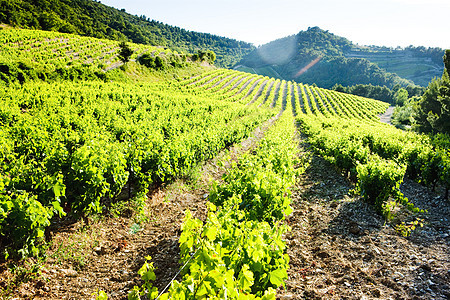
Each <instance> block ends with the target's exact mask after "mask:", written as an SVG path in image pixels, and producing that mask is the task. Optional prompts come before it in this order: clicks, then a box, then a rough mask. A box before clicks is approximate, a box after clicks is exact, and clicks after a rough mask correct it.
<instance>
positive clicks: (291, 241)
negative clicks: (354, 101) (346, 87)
mask: <svg viewBox="0 0 450 300" xmlns="http://www.w3.org/2000/svg"><path fill="white" fill-rule="evenodd" d="M263 131H264V129H260V130H258V131H256V132H255V135H254V136H253V137H252V138H250V139H249V140H247V141H245V142H244V143H243V144H242V145H241V146H240V147H236V148H233V149H230V151H229V152H227V153H222V154H221V155H219V157H218V158H217V159H215V160H212V161H210V162H208V163H206V164H205V165H204V166H203V168H202V169H201V170H200V171H199V180H198V181H197V182H196V183H192V182H189V181H185V180H180V181H177V182H176V183H174V184H172V185H170V186H167V187H164V188H161V187H159V188H155V189H154V190H153V191H152V192H151V193H150V194H149V205H148V207H147V212H146V215H147V217H148V220H147V221H146V222H143V223H142V224H141V225H138V224H137V223H136V222H135V218H134V217H133V216H132V215H131V214H130V210H129V209H127V208H126V207H122V208H121V209H120V212H121V213H120V216H115V217H105V218H102V219H101V220H97V221H95V220H91V222H90V224H89V225H86V224H85V223H84V222H83V221H79V222H77V223H74V224H71V225H67V226H65V227H64V228H63V229H60V230H59V231H57V232H55V233H54V235H53V238H52V242H51V244H50V247H49V249H48V257H47V259H46V260H44V261H38V260H35V259H34V260H33V259H29V260H27V261H22V262H15V264H16V265H17V267H16V271H15V272H14V273H13V272H11V270H12V269H11V268H10V267H11V265H8V264H6V263H2V264H0V288H1V289H3V297H4V298H5V299H94V298H95V296H94V294H95V292H96V291H98V290H103V291H105V292H107V294H108V297H109V299H126V295H127V293H128V291H129V290H130V289H131V288H132V287H133V286H134V285H138V284H140V283H141V281H140V279H139V276H138V275H137V271H138V270H139V268H140V267H141V266H142V264H143V263H144V261H145V257H146V256H148V255H150V256H151V257H152V261H153V262H154V265H155V267H156V268H157V270H156V272H155V273H156V277H157V280H156V282H155V286H157V287H158V289H159V290H160V291H161V290H163V289H164V287H165V286H166V285H167V284H168V283H170V281H171V280H172V278H173V277H174V276H175V275H176V273H177V272H178V270H179V268H180V266H179V264H178V259H179V249H178V238H179V235H180V225H181V223H182V220H183V217H184V211H185V210H186V209H190V210H191V211H193V213H194V215H195V216H196V217H199V218H205V216H206V207H205V202H206V198H207V195H208V194H207V193H208V186H209V182H210V180H211V179H220V177H221V175H222V174H223V172H224V171H225V170H226V167H225V168H221V167H219V166H218V164H217V162H218V161H219V160H222V159H223V157H224V156H227V155H230V156H231V157H232V158H235V157H238V156H239V154H240V153H241V152H242V151H246V150H248V149H251V147H252V146H253V145H254V144H255V141H257V140H258V139H260V138H261V137H262V136H263ZM305 147H306V146H305ZM303 151H307V150H303ZM352 188H353V186H352V185H351V184H350V183H349V182H347V180H346V179H345V178H344V177H343V176H341V175H340V174H339V173H338V172H336V171H335V170H334V168H333V167H332V166H331V165H329V164H328V163H327V162H326V161H324V160H323V159H321V158H320V157H317V156H312V160H311V164H310V166H309V168H308V169H307V170H306V172H305V174H303V175H302V177H301V178H300V179H299V181H298V184H297V186H296V187H295V188H294V189H293V199H292V201H293V203H292V205H293V208H294V212H293V214H292V215H291V216H289V217H288V218H287V220H286V222H287V223H288V224H289V225H290V226H291V227H292V230H291V231H290V232H289V233H288V234H287V235H286V241H287V244H288V254H289V256H290V269H289V271H288V274H289V279H288V280H287V282H286V287H285V288H280V289H279V291H278V292H279V294H278V298H279V299H448V298H450V253H449V252H450V251H449V249H450V248H449V243H450V237H449V234H450V203H449V202H448V201H444V200H443V199H441V198H440V197H439V196H438V195H436V194H433V193H431V192H430V191H428V190H427V189H426V188H424V187H422V186H420V185H418V184H416V183H414V182H410V181H406V182H405V183H404V184H403V186H402V191H403V192H404V193H405V195H406V196H408V197H409V199H410V200H411V201H413V202H414V203H415V204H416V205H417V206H418V207H420V208H424V209H427V210H428V214H426V215H424V216H423V218H424V223H425V226H424V227H423V228H420V229H418V230H416V231H415V232H413V234H412V235H411V236H410V237H402V236H401V235H399V234H398V233H397V232H396V231H395V230H394V229H393V226H392V225H389V224H385V222H384V219H383V218H382V217H381V216H380V215H378V214H377V213H376V212H375V211H374V210H373V209H372V208H371V207H370V206H368V205H367V204H366V203H364V202H363V201H362V200H361V199H360V198H359V197H356V196H352V195H351V193H350V190H351V189H352ZM9 264H11V262H9ZM33 265H34V266H36V268H34V270H33V268H32V266H33ZM37 267H39V268H37ZM38 269H40V271H38Z"/></svg>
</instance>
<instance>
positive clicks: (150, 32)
mask: <svg viewBox="0 0 450 300" xmlns="http://www.w3.org/2000/svg"><path fill="white" fill-rule="evenodd" d="M0 23H6V24H10V25H12V26H17V27H21V28H29V29H42V30H49V31H59V32H64V33H75V34H79V35H84V36H91V37H96V38H107V39H112V40H121V39H127V40H129V41H132V42H134V43H141V44H149V45H155V46H167V47H170V48H171V49H173V50H177V51H186V52H189V53H194V52H195V51H197V50H213V51H214V52H215V53H216V56H217V60H216V64H217V65H218V66H222V67H231V66H233V65H234V64H235V63H236V62H238V61H239V60H240V59H241V58H242V57H243V56H244V55H246V54H247V53H249V52H250V51H252V50H253V49H254V48H255V47H254V46H253V45H251V44H249V43H245V42H241V41H237V40H234V39H229V38H224V37H220V36H216V35H212V34H207V33H198V32H192V31H188V30H185V29H182V28H179V27H175V26H170V25H166V24H163V23H161V22H158V21H154V20H151V19H150V18H147V17H146V16H134V15H131V14H128V13H127V12H125V10H118V9H115V8H112V7H109V6H106V5H104V4H102V3H99V2H96V1H93V0H0Z"/></svg>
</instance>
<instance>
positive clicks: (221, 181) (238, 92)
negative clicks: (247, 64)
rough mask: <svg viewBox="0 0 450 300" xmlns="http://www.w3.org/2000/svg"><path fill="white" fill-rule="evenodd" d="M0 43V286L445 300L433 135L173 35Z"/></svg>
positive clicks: (35, 291)
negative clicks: (204, 56)
mask: <svg viewBox="0 0 450 300" xmlns="http://www.w3.org/2000/svg"><path fill="white" fill-rule="evenodd" d="M0 42H1V43H2V48H1V49H0V51H1V52H0V78H1V80H0V87H1V88H0V297H1V298H2V299H3V298H5V299H10V298H14V299H46V300H47V299H63V298H73V299H98V300H100V299H133V300H135V299H136V300H137V299H142V298H144V297H145V298H148V299H155V298H156V297H157V296H158V297H160V298H159V299H197V298H216V299H244V298H245V299H255V300H258V299H259V300H263V299H264V300H275V299H277V298H278V299H311V298H339V299H341V298H352V297H355V295H356V296H357V297H359V298H363V297H366V296H371V295H373V296H374V297H376V298H380V299H393V298H396V299H410V298H412V299H414V298H420V299H439V300H441V299H446V298H448V295H449V293H450V291H449V289H448V284H447V283H448V278H449V274H448V270H449V267H450V266H449V262H448V259H447V257H448V255H447V254H448V249H449V248H448V247H449V242H450V240H449V235H448V232H450V231H449V230H450V223H449V220H448V215H449V212H450V203H448V202H446V201H444V200H443V199H441V198H440V197H439V196H438V195H437V194H436V193H433V192H431V191H430V190H431V187H432V186H433V187H435V188H436V191H437V192H439V193H440V192H444V191H445V190H446V189H447V191H448V188H449V187H450V186H449V183H450V181H449V180H448V179H449V178H450V157H449V153H448V146H447V145H448V144H449V142H448V139H447V137H446V136H444V135H439V136H438V138H437V139H434V138H433V137H430V136H425V135H419V134H416V133H414V132H404V131H401V130H398V129H396V128H394V127H392V126H389V125H387V124H382V123H380V122H379V117H378V115H379V114H380V113H382V112H384V111H385V110H386V108H387V106H388V104H387V103H385V102H381V101H376V100H373V99H368V98H364V97H359V96H355V95H350V94H345V93H340V92H337V91H331V90H327V89H324V88H320V87H317V86H314V85H309V84H303V83H296V82H294V81H286V80H280V79H276V78H270V77H265V76H262V75H256V74H250V73H246V72H240V71H235V70H230V69H222V68H215V67H211V66H207V64H205V65H206V66H204V65H203V64H202V63H200V62H197V61H196V62H193V61H190V60H189V59H186V60H183V58H186V57H185V56H184V55H183V54H179V53H177V51H175V50H173V49H166V48H163V47H154V46H149V45H141V44H134V43H129V44H128V45H129V46H130V48H131V49H132V50H134V53H133V55H132V56H131V60H130V61H129V62H127V63H126V64H125V65H123V66H122V65H121V62H120V59H119V57H118V50H119V49H118V47H119V46H118V44H119V43H118V42H117V41H112V40H107V39H97V38H93V37H82V36H78V35H75V34H67V33H60V32H49V31H39V30H25V29H10V28H5V29H2V30H0ZM143 57H146V59H147V60H146V62H152V61H153V60H152V59H153V58H154V59H155V60H154V61H153V62H155V63H156V58H159V60H158V61H159V62H166V63H167V65H166V66H165V68H159V67H158V68H154V67H153V66H152V65H151V64H149V67H147V66H144V65H143V64H141V63H140V62H141V61H142V60H141V59H140V58H143ZM172 63H173V64H172ZM437 164H439V166H440V167H436V165H437ZM405 177H407V178H408V181H405V182H403V179H404V178H405ZM412 180H415V181H418V182H421V183H422V184H426V185H427V186H428V187H427V188H426V187H423V186H420V185H418V184H417V183H414V182H412ZM403 192H405V194H403ZM405 196H407V197H408V198H405ZM393 200H395V201H393ZM422 209H427V210H428V213H426V214H425V213H423V212H424V211H423V210H422ZM422 225H423V226H424V228H420V229H416V230H414V227H416V226H417V227H418V228H419V227H421V226H422ZM166 287H167V289H166Z"/></svg>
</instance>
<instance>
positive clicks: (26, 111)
mask: <svg viewBox="0 0 450 300" xmlns="http://www.w3.org/2000/svg"><path fill="white" fill-rule="evenodd" d="M273 114H274V112H273V111H268V110H261V109H257V108H255V107H253V108H251V107H246V106H245V105H239V104H237V103H233V104H232V105H230V103H229V102H223V101H216V100H211V99H209V98H208V97H200V96H197V95H193V94H189V93H185V92H183V87H180V85H179V84H178V83H176V82H172V83H158V84H144V83H142V84H139V85H136V84H125V83H100V82H89V83H88V82H81V83H68V82H65V83H54V84H48V83H29V84H24V85H23V86H21V87H14V86H12V87H7V88H5V89H3V90H2V91H1V92H0V124H1V126H0V145H1V149H0V186H1V189H0V232H1V234H2V237H3V239H4V241H5V243H10V244H11V245H13V246H14V247H16V248H17V247H18V248H22V252H23V253H24V255H25V254H29V253H31V252H36V251H37V250H38V249H37V247H35V243H36V242H37V240H39V239H41V238H42V236H43V233H44V230H45V228H46V227H47V226H48V225H49V224H50V220H51V218H52V217H53V216H54V215H55V214H59V215H63V214H65V213H68V212H70V213H73V214H80V213H90V212H99V211H100V210H101V209H102V205H103V204H102V203H104V202H105V201H106V202H108V201H113V200H114V199H115V198H116V197H117V196H118V195H119V193H121V192H122V191H123V190H124V188H125V186H129V185H133V194H135V195H136V194H143V193H145V191H146V189H147V187H148V185H149V183H151V182H152V181H168V180H171V179H173V178H176V177H179V176H182V175H184V174H186V173H187V172H188V171H189V170H190V169H191V168H192V167H193V166H194V165H195V164H196V163H197V162H200V161H203V160H205V159H208V158H211V157H213V156H214V155H215V154H216V153H217V152H218V151H219V150H220V149H223V148H224V147H227V146H229V145H232V144H234V143H236V142H238V141H240V140H241V139H242V138H244V137H246V136H247V135H248V134H249V133H250V132H251V131H252V130H253V129H254V128H255V126H257V125H258V124H260V123H261V122H262V121H263V120H266V119H267V118H268V117H270V116H272V115H273Z"/></svg>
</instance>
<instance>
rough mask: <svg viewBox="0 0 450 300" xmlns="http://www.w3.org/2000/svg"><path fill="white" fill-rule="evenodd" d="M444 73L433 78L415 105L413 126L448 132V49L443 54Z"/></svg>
mask: <svg viewBox="0 0 450 300" xmlns="http://www.w3.org/2000/svg"><path fill="white" fill-rule="evenodd" d="M444 66H445V70H444V74H443V75H442V78H441V79H435V80H433V81H432V82H431V83H430V85H429V86H428V89H427V90H426V91H425V94H424V95H423V97H422V99H421V100H420V101H419V103H418V105H417V111H416V115H415V128H416V129H417V130H419V131H422V132H433V133H439V132H440V133H447V134H450V50H446V52H445V56H444Z"/></svg>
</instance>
